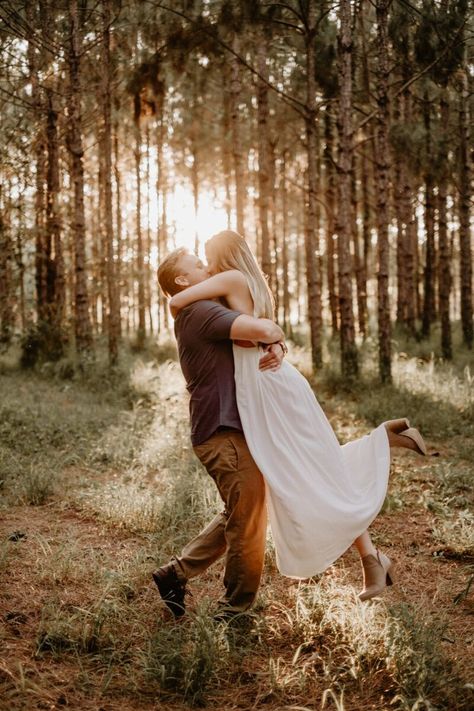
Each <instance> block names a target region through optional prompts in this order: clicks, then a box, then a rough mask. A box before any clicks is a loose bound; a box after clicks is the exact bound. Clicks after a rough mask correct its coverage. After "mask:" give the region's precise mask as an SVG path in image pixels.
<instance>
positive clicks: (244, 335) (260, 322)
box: [230, 314, 285, 343]
mask: <svg viewBox="0 0 474 711" xmlns="http://www.w3.org/2000/svg"><path fill="white" fill-rule="evenodd" d="M230 337H231V338H232V339H233V340H245V341H260V342H261V343H275V342H276V341H283V340H284V338H285V334H284V333H283V331H282V330H281V328H280V326H278V325H277V324H276V323H273V321H270V319H268V318H254V317H253V316H246V315H245V314H242V315H241V316H238V317H237V318H236V319H235V321H234V323H233V324H232V328H231V329H230Z"/></svg>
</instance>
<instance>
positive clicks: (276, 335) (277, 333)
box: [260, 321, 284, 343]
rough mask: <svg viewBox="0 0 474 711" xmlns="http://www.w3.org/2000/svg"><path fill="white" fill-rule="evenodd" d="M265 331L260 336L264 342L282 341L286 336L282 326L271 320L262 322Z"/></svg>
mask: <svg viewBox="0 0 474 711" xmlns="http://www.w3.org/2000/svg"><path fill="white" fill-rule="evenodd" d="M262 327H263V333H262V335H261V336H260V340H261V341H262V342H263V343H275V341H280V340H282V339H283V338H284V333H283V331H282V330H281V328H280V326H277V324H276V323H273V322H272V321H269V322H268V323H265V324H262Z"/></svg>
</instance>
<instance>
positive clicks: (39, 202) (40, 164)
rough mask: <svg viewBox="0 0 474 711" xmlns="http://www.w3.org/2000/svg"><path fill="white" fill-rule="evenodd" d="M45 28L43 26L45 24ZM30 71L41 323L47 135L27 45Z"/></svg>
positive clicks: (32, 20) (32, 11)
mask: <svg viewBox="0 0 474 711" xmlns="http://www.w3.org/2000/svg"><path fill="white" fill-rule="evenodd" d="M35 5H36V4H33V3H27V4H26V6H25V11H26V18H27V21H28V23H29V25H30V27H35V25H37V24H38V23H39V22H41V23H42V20H41V18H40V17H38V16H37V12H36V6H35ZM42 24H43V23H42ZM27 54H28V67H29V74H30V82H31V103H32V105H33V107H34V112H35V118H36V123H37V126H38V128H37V130H36V136H35V140H34V156H35V286H36V312H37V320H38V322H39V323H42V322H43V321H44V320H45V318H46V315H45V310H46V258H45V253H44V251H45V221H46V197H45V185H46V132H45V128H44V127H43V123H44V121H43V117H44V106H43V97H42V93H41V88H40V86H39V82H38V55H37V51H36V45H35V43H34V42H32V41H29V42H28V50H27Z"/></svg>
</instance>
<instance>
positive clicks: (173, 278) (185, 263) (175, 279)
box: [158, 247, 209, 296]
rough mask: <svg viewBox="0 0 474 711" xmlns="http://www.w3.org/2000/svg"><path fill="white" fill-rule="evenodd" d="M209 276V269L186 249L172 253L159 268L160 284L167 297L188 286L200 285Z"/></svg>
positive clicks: (181, 248)
mask: <svg viewBox="0 0 474 711" xmlns="http://www.w3.org/2000/svg"><path fill="white" fill-rule="evenodd" d="M208 276H209V272H208V270H207V267H205V266H204V264H203V263H202V261H201V260H200V259H199V257H196V255H195V254H190V253H189V252H188V250H187V249H186V247H180V248H179V249H175V250H174V252H170V254H168V256H167V257H166V258H165V259H164V260H163V261H162V262H161V264H160V266H159V267H158V282H159V285H160V287H161V290H162V291H163V293H164V295H165V296H174V295H175V294H177V293H178V291H182V290H183V289H187V287H188V286H193V285H194V284H200V283H201V282H202V281H204V279H207V278H208Z"/></svg>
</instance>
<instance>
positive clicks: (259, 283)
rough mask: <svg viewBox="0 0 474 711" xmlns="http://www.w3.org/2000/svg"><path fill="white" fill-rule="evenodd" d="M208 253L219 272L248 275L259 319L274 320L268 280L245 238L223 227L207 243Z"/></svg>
mask: <svg viewBox="0 0 474 711" xmlns="http://www.w3.org/2000/svg"><path fill="white" fill-rule="evenodd" d="M206 253H207V256H208V259H209V258H212V259H213V261H214V262H215V267H216V271H217V272H226V271H228V270H229V269H238V270H239V272H242V274H243V275H244V276H245V277H246V279H247V283H248V285H249V289H250V294H251V296H252V299H253V304H254V315H255V316H256V317H257V318H262V317H263V318H270V319H273V314H274V301H273V296H272V292H271V291H270V289H269V288H268V284H267V280H266V278H265V276H264V275H263V272H262V270H261V269H260V267H259V266H258V263H257V260H256V259H255V257H254V256H253V254H252V252H251V251H250V248H249V246H248V244H247V242H246V241H245V240H244V238H243V237H242V236H241V235H239V234H238V232H233V231H232V230H223V231H222V232H218V233H217V234H216V235H214V236H213V237H211V238H210V239H209V240H208V241H207V242H206Z"/></svg>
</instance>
